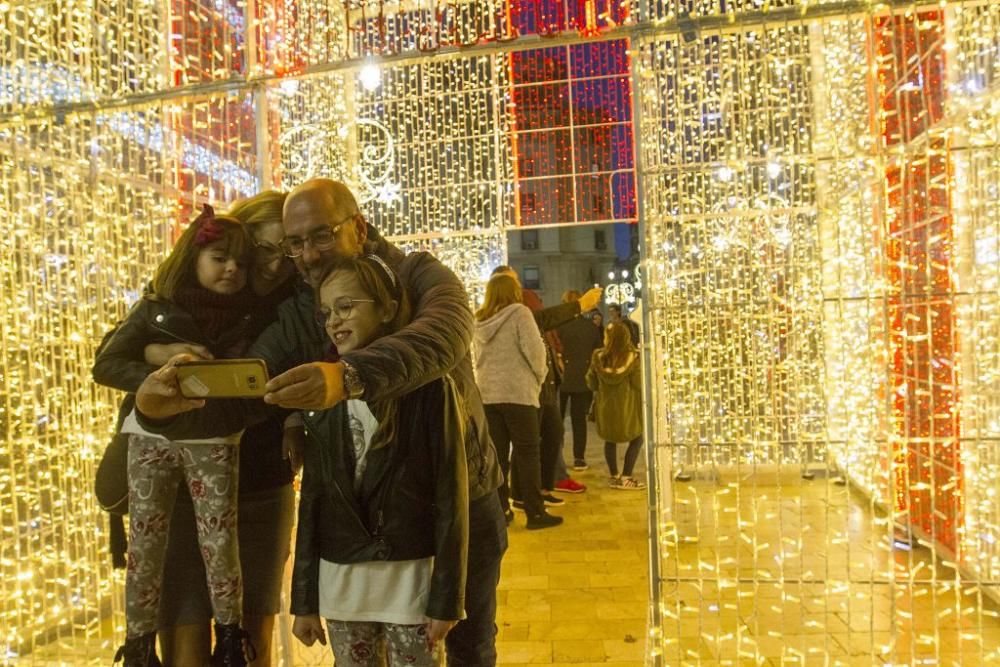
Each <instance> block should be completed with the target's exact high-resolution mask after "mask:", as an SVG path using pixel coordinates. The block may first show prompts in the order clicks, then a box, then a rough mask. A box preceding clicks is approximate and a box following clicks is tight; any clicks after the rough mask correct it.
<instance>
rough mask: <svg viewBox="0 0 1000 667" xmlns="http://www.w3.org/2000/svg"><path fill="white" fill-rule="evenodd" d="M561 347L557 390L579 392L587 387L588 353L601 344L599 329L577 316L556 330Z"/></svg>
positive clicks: (584, 318)
mask: <svg viewBox="0 0 1000 667" xmlns="http://www.w3.org/2000/svg"><path fill="white" fill-rule="evenodd" d="M556 333H558V334H559V340H560V341H561V342H562V347H563V369H564V370H563V378H562V385H561V386H560V387H559V391H561V392H562V393H564V394H580V393H583V392H587V391H590V390H589V389H587V383H586V380H585V378H586V375H587V369H588V368H590V355H592V354H593V353H594V350H596V349H597V348H599V347H600V346H601V342H602V341H601V330H600V328H598V327H597V326H595V325H594V323H593V322H591V321H590V319H588V318H586V317H577V318H576V319H574V320H573V321H571V322H567V323H566V324H564V325H562V326H561V327H559V328H558V329H557V330H556Z"/></svg>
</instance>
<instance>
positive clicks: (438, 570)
mask: <svg viewBox="0 0 1000 667" xmlns="http://www.w3.org/2000/svg"><path fill="white" fill-rule="evenodd" d="M460 401H461V399H459V398H458V396H457V394H456V391H455V387H454V384H453V383H452V382H451V381H450V380H449V379H448V378H444V379H441V380H435V381H433V382H430V383H428V384H425V385H424V386H423V387H420V388H419V389H417V390H415V391H413V392H411V393H409V394H407V395H406V396H404V397H403V398H401V399H400V402H399V412H398V417H397V418H398V420H399V421H398V422H397V424H396V431H395V433H396V436H395V438H394V440H393V442H392V443H390V444H389V445H387V446H385V447H381V448H378V449H374V450H371V451H370V452H369V453H368V455H367V459H366V461H367V464H366V467H365V471H364V473H363V475H362V480H361V486H360V489H359V490H358V491H355V487H354V477H353V470H354V463H353V452H352V449H353V439H352V435H351V432H350V425H349V417H348V414H347V403H346V402H342V403H340V404H338V405H336V406H334V407H333V408H330V409H329V410H319V411H311V410H310V411H304V412H303V415H302V417H303V420H304V422H305V426H306V434H307V441H306V448H305V465H304V467H303V474H302V496H301V500H300V502H299V521H298V529H297V534H296V540H295V564H294V566H293V570H292V596H291V597H292V599H291V612H292V614H294V615H296V616H302V615H309V614H318V613H319V564H320V559H322V560H326V561H329V562H333V563H360V562H368V561H400V560H415V559H418V558H427V557H430V556H433V557H434V570H433V574H432V575H431V583H430V592H429V596H428V601H427V608H426V610H425V613H426V615H427V616H428V617H429V618H434V619H440V620H459V619H461V617H462V614H463V611H464V608H465V578H466V554H467V550H468V540H469V517H468V512H469V498H468V492H467V491H468V483H467V480H466V466H465V448H464V444H463V440H464V434H463V430H464V421H465V417H464V413H463V412H462V408H461V405H460Z"/></svg>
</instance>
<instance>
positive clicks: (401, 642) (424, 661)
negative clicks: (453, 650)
mask: <svg viewBox="0 0 1000 667" xmlns="http://www.w3.org/2000/svg"><path fill="white" fill-rule="evenodd" d="M326 627H327V629H328V630H329V631H330V649H331V650H332V651H333V658H334V664H335V665H336V666H337V667H380V666H381V665H383V664H385V663H384V662H383V661H382V651H381V648H382V647H381V644H382V643H383V642H384V644H385V653H386V657H387V658H388V662H389V667H396V666H397V665H399V666H402V665H407V666H410V667H434V665H436V664H437V660H436V658H435V656H434V653H433V652H432V651H431V650H430V649H429V648H428V647H427V626H426V625H424V624H421V625H397V624H395V623H376V622H368V621H332V620H329V619H327V621H326ZM443 643H444V642H439V645H440V644H443Z"/></svg>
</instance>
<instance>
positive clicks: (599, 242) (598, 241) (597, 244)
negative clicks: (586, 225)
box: [594, 229, 608, 250]
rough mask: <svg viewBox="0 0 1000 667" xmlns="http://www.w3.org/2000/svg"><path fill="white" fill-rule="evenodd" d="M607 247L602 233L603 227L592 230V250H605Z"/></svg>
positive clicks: (605, 238) (606, 240) (606, 241)
mask: <svg viewBox="0 0 1000 667" xmlns="http://www.w3.org/2000/svg"><path fill="white" fill-rule="evenodd" d="M607 249H608V239H607V237H606V236H605V234H604V230H603V229H595V230H594V250H607Z"/></svg>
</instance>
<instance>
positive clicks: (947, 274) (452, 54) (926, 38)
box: [0, 0, 1000, 665]
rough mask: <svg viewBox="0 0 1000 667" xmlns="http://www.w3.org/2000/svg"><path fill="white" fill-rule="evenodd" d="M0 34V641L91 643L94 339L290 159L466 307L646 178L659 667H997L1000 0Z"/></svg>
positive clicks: (180, 13)
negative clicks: (214, 220)
mask: <svg viewBox="0 0 1000 667" xmlns="http://www.w3.org/2000/svg"><path fill="white" fill-rule="evenodd" d="M15 4H16V6H15ZM831 6H836V7H841V6H842V7H843V8H844V10H845V11H847V10H848V9H849V10H850V15H849V16H839V17H838V16H827V15H825V14H824V12H825V11H826V10H825V9H824V8H829V7H831ZM438 10H440V11H438ZM508 10H510V11H508ZM746 12H751V13H752V14H751V16H752V17H753V21H752V22H749V21H746V20H744V19H745V17H746V16H747V14H745V13H746ZM769 16H780V17H781V18H780V20H777V19H776V20H770V19H769V18H768V17H769ZM723 24H725V25H723ZM528 25H530V26H532V27H531V30H534V31H535V32H536V33H538V34H543V35H546V36H549V37H552V38H553V40H554V41H550V42H548V43H545V42H539V41H534V42H532V41H531V40H530V39H527V38H526V39H522V40H520V41H518V39H517V38H516V33H515V29H517V30H520V31H521V32H522V33H527V32H528V29H527V28H526V27H525V26H528ZM608 29H615V30H617V31H618V32H617V33H615V34H614V37H616V40H610V39H605V37H606V36H605V37H602V31H604V30H608ZM0 30H3V31H4V36H5V38H6V39H5V41H4V42H2V43H0V44H2V46H0V114H2V128H3V129H0V146H2V147H3V150H2V151H0V170H2V174H3V178H2V179H0V210H2V212H3V213H4V219H5V220H7V221H8V228H7V231H6V233H4V234H2V235H0V303H2V304H3V317H2V325H0V326H2V336H0V377H2V378H3V379H2V383H3V387H4V391H3V392H2V397H0V438H2V440H0V442H2V444H0V460H3V462H4V465H3V467H2V469H3V471H4V472H2V473H0V581H2V583H0V650H2V651H3V652H4V653H3V654H2V655H3V657H0V662H2V661H4V660H7V659H9V658H13V657H15V656H17V657H21V656H27V655H29V654H30V655H31V656H32V657H31V658H28V660H33V659H34V658H35V657H39V656H45V659H54V660H61V661H64V662H69V663H71V664H85V663H88V662H91V661H93V662H94V663H101V664H103V663H104V662H106V661H107V659H108V657H109V654H110V650H111V638H112V637H113V636H114V632H113V627H112V626H114V625H115V624H120V622H121V616H120V612H119V611H118V610H119V605H120V599H121V590H120V586H119V582H118V580H117V578H116V577H115V575H114V574H113V573H112V572H111V571H110V567H109V560H108V559H107V558H106V557H105V553H104V539H105V537H104V523H103V521H104V519H103V516H102V515H101V514H100V513H99V512H98V511H97V509H96V507H95V506H94V503H93V500H92V498H91V496H90V483H91V478H92V474H93V466H94V461H95V459H96V456H97V455H98V454H99V452H100V448H101V447H102V446H103V444H104V441H105V439H106V437H107V435H108V429H109V428H110V427H111V423H112V420H113V411H114V405H115V402H116V400H117V397H116V396H114V395H112V394H111V393H110V392H107V391H105V390H103V389H100V388H96V387H94V386H93V384H92V383H91V382H90V381H89V376H88V368H89V365H90V363H91V360H92V357H93V352H94V348H95V346H96V345H97V343H98V342H99V340H100V337H101V335H102V334H103V333H104V331H105V330H106V328H107V327H108V326H110V325H111V324H112V323H113V322H114V321H115V320H116V319H117V318H118V317H120V316H121V315H122V313H123V312H124V308H125V307H126V304H127V303H128V302H130V301H131V300H134V299H135V298H137V296H138V290H139V289H140V286H141V285H142V284H143V283H144V282H145V281H146V280H147V279H148V276H149V274H150V272H151V270H152V268H153V267H154V266H155V265H156V263H157V262H158V261H159V260H160V259H161V258H162V256H163V254H164V253H165V251H166V249H167V248H168V247H169V245H170V243H171V242H172V238H173V234H174V230H175V227H176V225H177V224H178V223H181V222H183V221H185V220H186V217H187V212H188V211H190V210H191V209H192V207H194V206H195V205H196V204H198V203H200V202H202V201H206V200H208V201H213V202H217V203H225V202H228V201H232V200H234V199H236V198H239V197H241V196H244V195H246V194H248V193H250V192H253V191H254V190H255V189H258V188H261V187H265V186H273V187H281V188H288V187H291V186H293V185H295V184H297V183H299V182H301V181H302V180H304V179H305V178H308V177H310V176H315V175H327V176H331V177H335V178H343V179H345V180H348V181H349V182H351V183H353V184H355V185H356V186H357V188H358V189H359V192H360V193H361V194H362V198H363V199H364V200H365V204H364V208H365V213H366V215H367V216H368V217H369V218H370V219H371V221H372V222H373V223H374V224H375V225H376V226H377V227H378V228H379V229H381V230H382V231H383V232H385V233H386V234H387V235H389V236H392V237H394V238H396V239H398V240H400V242H401V243H402V244H403V245H405V246H406V247H407V248H409V249H429V250H431V251H433V252H434V253H436V254H437V255H438V256H440V257H441V258H442V259H443V260H444V261H446V262H447V263H448V264H449V265H451V266H452V267H453V268H455V270H456V271H458V272H459V274H460V275H462V276H463V278H464V279H465V280H466V281H467V283H468V284H469V285H470V291H471V292H472V293H473V295H475V294H477V293H478V292H477V290H478V289H479V287H477V286H478V285H481V284H482V281H483V280H485V279H486V278H487V277H488V273H489V270H490V269H491V268H492V267H493V266H494V265H495V264H498V263H501V262H502V261H503V258H504V256H505V254H506V247H505V244H506V241H505V230H506V229H508V228H510V227H512V226H515V225H516V224H517V223H518V222H520V223H542V224H559V223H566V222H579V221H591V220H631V219H635V217H636V214H637V213H636V208H635V204H634V201H632V200H631V199H630V198H629V197H630V196H629V194H627V193H628V192H632V193H640V194H641V196H642V201H641V209H640V210H641V211H642V213H643V217H642V219H641V220H640V221H639V222H640V224H642V225H643V231H644V243H643V253H644V261H643V265H642V271H643V295H644V300H645V303H644V307H645V311H646V313H648V320H647V323H648V325H649V326H648V327H647V328H646V332H647V340H648V341H649V343H650V352H649V355H650V356H649V357H648V360H649V361H650V362H651V363H649V364H647V370H648V373H649V375H650V386H651V387H652V388H653V393H652V395H651V397H650V403H651V409H652V410H653V420H652V423H653V424H654V427H655V428H654V430H653V432H651V433H650V434H648V437H649V439H648V443H649V446H650V447H651V448H652V449H653V457H652V460H653V461H655V463H656V466H657V474H658V479H659V482H660V484H659V489H658V490H659V491H660V495H659V502H660V506H659V510H660V514H661V517H662V521H661V522H660V524H659V525H657V526H655V528H656V534H657V536H658V538H659V541H658V548H659V559H658V562H657V563H656V565H657V571H658V573H659V574H660V581H659V586H658V591H657V593H658V595H659V599H658V600H657V601H656V602H657V604H658V607H657V609H656V614H655V615H654V617H655V618H659V619H661V622H660V623H659V624H658V625H656V626H655V627H653V628H651V636H650V637H651V639H650V643H649V650H650V652H651V653H653V654H655V655H657V656H658V659H659V660H660V662H661V664H669V665H673V664H680V663H682V662H683V663H689V664H698V663H699V662H705V663H714V662H716V661H717V662H720V663H723V664H724V663H726V662H727V661H728V662H729V663H730V664H738V663H740V662H741V661H753V662H760V661H762V660H765V659H773V660H779V659H780V660H782V661H784V662H788V663H791V664H796V663H799V664H801V663H805V662H808V661H811V660H816V661H824V662H826V663H829V664H849V663H850V662H852V661H854V662H869V661H870V662H878V661H891V662H896V663H898V662H916V661H918V660H922V661H925V662H926V661H929V660H932V661H936V662H937V663H938V664H974V662H976V661H978V662H980V663H983V664H988V663H989V662H990V661H992V660H997V659H1000V656H998V655H997V653H996V652H997V647H996V642H995V641H993V640H991V638H995V637H996V633H997V628H1000V622H998V621H1000V619H998V617H997V606H996V605H995V603H994V602H993V600H994V599H996V598H997V597H1000V592H998V589H997V587H998V583H997V582H998V579H1000V546H997V541H998V540H1000V511H998V509H997V502H996V493H997V479H998V478H1000V449H998V436H1000V407H998V406H1000V402H998V401H1000V399H998V398H997V396H998V393H997V383H998V378H1000V367H998V363H1000V355H998V353H997V337H998V336H1000V310H998V302H997V296H996V290H997V285H998V284H1000V274H998V263H997V258H998V256H1000V250H998V248H1000V245H998V244H1000V241H998V239H1000V233H998V231H997V229H998V227H997V215H998V213H997V210H998V209H997V205H998V199H1000V194H998V188H1000V152H998V149H997V140H998V139H1000V101H998V100H1000V88H998V86H1000V82H998V81H997V76H998V72H1000V42H998V38H997V35H998V34H1000V7H998V6H997V5H996V3H983V2H972V1H971V0H970V1H969V2H950V3H945V4H944V6H941V5H940V3H938V4H935V5H934V6H933V7H931V8H927V7H924V6H922V5H917V4H913V5H902V4H900V3H886V4H885V5H877V4H874V3H873V4H865V3H860V2H855V3H851V2H840V3H838V2H823V3H812V2H809V3H806V2H793V1H792V0H788V1H786V2H774V1H771V2H762V1H760V0H741V1H739V2H728V1H727V2H725V3H723V2H721V1H720V0H695V1H693V2H692V1H690V0H656V1H653V2H648V3H621V2H610V1H605V0H585V1H583V2H579V3H555V2H544V1H541V0H540V1H539V2H519V3H503V2H500V1H499V0H490V1H479V2H470V3H459V4H457V5H456V4H455V3H450V4H449V3H444V2H419V3H401V2H384V3H380V2H368V1H366V0H360V1H355V0H352V1H351V2H348V3H344V2H340V1H339V0H338V1H335V0H305V1H303V0H298V1H296V2H292V1H291V0H253V1H252V2H246V3H244V2H236V1H234V0H219V1H218V2H201V1H196V0H134V1H133V2H112V1H111V0H59V1H56V0H33V1H32V2H25V3H3V2H0ZM536 39H537V38H536ZM589 39H596V40H597V41H599V42H601V43H602V44H603V45H604V47H602V48H603V50H602V51H601V53H603V54H604V55H602V56H600V58H597V57H591V55H588V54H590V53H591V52H585V51H584V50H583V49H581V48H580V47H579V45H580V44H582V43H584V42H586V41H587V40H589ZM626 39H627V40H628V41H626ZM508 40H510V41H508ZM601 40H604V41H601ZM540 46H541V47H543V48H538V47H540ZM462 49H464V50H462ZM515 51H517V52H518V53H520V55H519V56H515V55H514V53H515ZM594 53H596V51H595V52H594ZM602 59H603V60H602ZM602 63H604V64H602ZM363 70H364V76H361V75H362V71H363ZM610 80H614V82H615V84H614V85H611V84H608V85H606V86H605V83H604V82H606V81H610ZM213 86H214V87H213ZM601 86H605V88H601ZM223 88H225V89H223ZM594 90H607V91H612V92H611V93H608V94H607V95H605V97H606V99H603V98H602V99H601V100H600V104H597V103H594V104H588V102H587V100H589V99H591V98H588V97H587V96H588V95H592V96H593V99H598V98H599V97H600V95H597V94H594V93H593V92H592V91H594ZM588 91H591V92H588ZM633 95H634V96H635V98H636V105H635V106H636V108H637V109H638V116H637V117H636V118H632V117H631V114H625V115H620V114H617V110H618V109H619V108H621V107H623V106H624V107H625V108H628V106H629V105H630V104H631V101H632V100H631V97H632V96H633ZM556 98H560V99H561V101H560V102H558V103H556V102H555V101H554V100H555V99H556ZM581 100H583V101H581ZM609 100H610V101H609ZM67 105H69V106H67ZM73 105H77V106H73ZM112 107H113V108H112ZM67 109H68V113H67ZM609 109H612V110H614V111H615V112H616V113H611V112H609V111H608V110H609ZM633 123H634V124H635V125H634V127H636V128H638V129H637V136H636V137H635V138H633V136H632V128H633ZM633 142H634V145H635V151H634V152H633V151H632V150H631V146H632V144H633ZM626 149H628V150H626ZM633 155H634V156H635V158H637V163H638V164H636V160H635V159H634V158H633ZM636 181H638V187H637V186H636V185H635V183H636ZM623 184H624V185H623ZM628 184H632V185H631V186H630V187H631V188H632V190H629V189H628ZM622 193H626V194H624V195H623V194H622ZM529 195H530V196H529ZM632 196H633V197H634V195H632ZM675 472H680V473H681V474H682V476H683V477H689V478H690V481H687V482H682V481H674V480H672V479H671V473H675ZM38 659H39V660H41V659H42V658H41V657H39V658H38ZM303 659H304V660H313V659H317V658H315V657H313V658H303ZM29 664H30V663H29Z"/></svg>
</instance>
